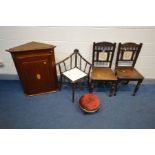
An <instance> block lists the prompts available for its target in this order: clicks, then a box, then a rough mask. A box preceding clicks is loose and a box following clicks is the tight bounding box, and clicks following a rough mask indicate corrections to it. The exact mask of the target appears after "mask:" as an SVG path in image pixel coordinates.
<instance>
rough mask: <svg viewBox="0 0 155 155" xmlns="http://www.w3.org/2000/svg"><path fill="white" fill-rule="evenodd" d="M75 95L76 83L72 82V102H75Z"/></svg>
mask: <svg viewBox="0 0 155 155" xmlns="http://www.w3.org/2000/svg"><path fill="white" fill-rule="evenodd" d="M74 96H75V83H72V102H74Z"/></svg>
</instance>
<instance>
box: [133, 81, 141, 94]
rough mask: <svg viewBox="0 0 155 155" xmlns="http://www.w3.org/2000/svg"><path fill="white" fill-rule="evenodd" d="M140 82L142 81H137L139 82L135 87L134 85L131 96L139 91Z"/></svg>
mask: <svg viewBox="0 0 155 155" xmlns="http://www.w3.org/2000/svg"><path fill="white" fill-rule="evenodd" d="M142 81H143V80H139V81H138V82H137V85H136V87H135V89H134V92H133V96H135V95H136V92H137V91H138V89H139V87H140V85H141V83H142Z"/></svg>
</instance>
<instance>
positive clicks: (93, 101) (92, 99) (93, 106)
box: [79, 93, 100, 113]
mask: <svg viewBox="0 0 155 155" xmlns="http://www.w3.org/2000/svg"><path fill="white" fill-rule="evenodd" d="M79 102H80V108H81V109H82V110H83V111H84V112H89V113H92V112H96V111H97V110H99V108H100V100H99V98H98V97H97V96H96V95H94V94H91V93H88V94H85V95H83V96H81V98H80V101H79Z"/></svg>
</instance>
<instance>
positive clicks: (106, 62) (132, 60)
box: [91, 42, 144, 96]
mask: <svg viewBox="0 0 155 155" xmlns="http://www.w3.org/2000/svg"><path fill="white" fill-rule="evenodd" d="M141 47H142V43H140V44H136V43H131V42H130V43H124V44H122V43H119V45H118V51H117V56H116V63H115V70H114V72H113V70H112V69H111V66H112V62H113V58H114V52H115V48H116V43H110V42H98V43H95V42H94V43H93V56H92V64H93V67H92V73H91V91H93V87H94V83H95V82H99V81H104V82H111V90H110V94H109V96H112V95H116V92H117V87H118V84H119V83H121V82H125V83H126V84H127V83H128V82H129V81H137V85H136V87H135V89H134V91H133V95H135V94H136V92H137V91H138V88H139V86H140V84H141V83H142V81H143V79H144V77H143V76H142V75H141V74H140V73H139V72H138V71H137V70H136V69H135V68H134V67H135V64H136V61H137V58H138V55H139V52H140V50H141Z"/></svg>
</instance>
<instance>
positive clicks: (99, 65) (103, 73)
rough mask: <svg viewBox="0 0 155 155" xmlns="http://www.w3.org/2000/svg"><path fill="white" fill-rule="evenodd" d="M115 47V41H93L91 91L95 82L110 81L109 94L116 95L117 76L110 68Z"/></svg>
mask: <svg viewBox="0 0 155 155" xmlns="http://www.w3.org/2000/svg"><path fill="white" fill-rule="evenodd" d="M115 47H116V43H111V42H98V43H95V42H94V43H93V56H92V65H93V67H92V73H91V91H93V87H94V83H95V82H99V81H102V82H111V83H112V84H111V90H110V94H109V96H112V95H116V94H115V89H116V83H117V77H116V76H115V73H114V72H113V70H112V69H111V66H112V61H113V57H114V52H115Z"/></svg>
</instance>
